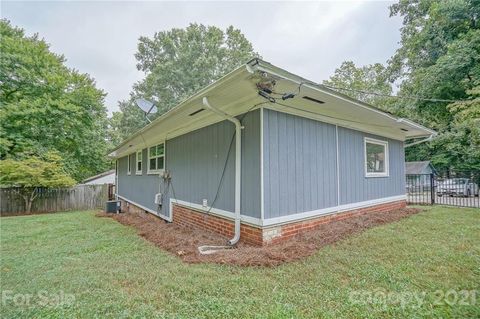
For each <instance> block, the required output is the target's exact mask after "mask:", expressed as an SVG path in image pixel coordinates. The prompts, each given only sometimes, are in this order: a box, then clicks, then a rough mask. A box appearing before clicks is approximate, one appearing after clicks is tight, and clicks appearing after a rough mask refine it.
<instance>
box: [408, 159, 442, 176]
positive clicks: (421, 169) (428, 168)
mask: <svg viewBox="0 0 480 319" xmlns="http://www.w3.org/2000/svg"><path fill="white" fill-rule="evenodd" d="M436 173H437V171H436V170H435V167H433V165H432V163H431V162H430V161H423V162H406V163H405V174H407V175H410V174H412V175H413V174H436Z"/></svg>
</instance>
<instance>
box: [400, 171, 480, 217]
mask: <svg viewBox="0 0 480 319" xmlns="http://www.w3.org/2000/svg"><path fill="white" fill-rule="evenodd" d="M479 184H480V171H477V172H476V171H474V172H451V171H449V172H444V173H438V174H407V176H406V193H407V202H408V203H409V204H420V205H433V204H439V205H450V206H461V207H477V208H480V197H479V192H480V189H479Z"/></svg>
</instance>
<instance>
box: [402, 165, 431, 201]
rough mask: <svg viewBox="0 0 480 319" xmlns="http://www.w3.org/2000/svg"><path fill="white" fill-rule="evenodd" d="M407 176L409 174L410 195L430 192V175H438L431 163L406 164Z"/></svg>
mask: <svg viewBox="0 0 480 319" xmlns="http://www.w3.org/2000/svg"><path fill="white" fill-rule="evenodd" d="M405 174H407V185H406V188H407V191H408V192H409V193H412V192H418V191H421V192H423V191H428V190H430V185H431V175H430V174H437V171H436V170H435V167H433V165H432V163H430V161H422V162H406V163H405Z"/></svg>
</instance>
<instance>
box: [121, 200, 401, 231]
mask: <svg viewBox="0 0 480 319" xmlns="http://www.w3.org/2000/svg"><path fill="white" fill-rule="evenodd" d="M117 196H118V197H119V198H121V199H123V200H125V201H127V202H129V203H131V204H133V205H135V206H138V207H140V208H142V209H144V210H145V211H147V212H149V213H152V214H154V215H155V216H158V217H160V218H163V219H165V220H167V221H169V222H171V221H172V220H173V207H172V205H173V204H178V205H180V206H185V207H189V208H193V209H195V210H197V211H199V212H200V213H202V212H206V211H208V209H209V208H210V207H209V206H207V207H204V206H202V205H200V204H195V203H190V202H187V201H183V200H180V199H175V198H170V203H169V208H170V217H168V216H165V215H161V214H159V213H157V212H155V211H153V210H152V209H149V208H147V207H145V206H142V205H140V204H138V203H135V202H134V201H131V200H129V199H127V198H125V197H123V196H120V195H118V194H117ZM406 199H407V196H406V195H398V196H390V197H384V198H379V199H372V200H367V201H363V202H358V203H352V204H344V205H339V206H333V207H328V208H322V209H316V210H311V211H307V212H303V213H296V214H292V215H286V216H281V217H275V218H268V219H265V220H263V221H262V220H261V219H259V218H255V217H250V216H245V215H242V216H241V221H242V222H244V224H250V225H253V226H258V227H260V228H264V227H272V226H279V225H282V224H288V223H294V222H299V221H303V220H308V219H312V218H317V217H321V216H326V215H331V214H336V213H342V212H346V211H351V210H354V209H359V208H365V207H370V206H375V205H379V204H385V203H390V202H396V201H400V200H406ZM209 214H211V215H215V216H218V217H223V218H226V219H229V220H235V213H233V212H229V211H226V210H223V209H218V208H212V209H211V210H210V213H209Z"/></svg>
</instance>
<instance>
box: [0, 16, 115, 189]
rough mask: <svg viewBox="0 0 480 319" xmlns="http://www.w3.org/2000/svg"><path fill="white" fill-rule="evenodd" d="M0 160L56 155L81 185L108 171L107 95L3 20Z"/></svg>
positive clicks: (0, 31) (0, 32)
mask: <svg viewBox="0 0 480 319" xmlns="http://www.w3.org/2000/svg"><path fill="white" fill-rule="evenodd" d="M0 36H1V38H0V52H1V53H2V54H1V56H0V104H1V108H0V123H1V124H0V159H7V158H11V159H23V158H28V157H30V156H40V155H42V154H45V153H46V152H48V151H51V150H56V151H58V152H59V153H61V154H62V156H63V158H64V160H65V164H66V166H67V167H68V171H69V172H72V176H74V177H75V178H77V179H79V180H80V179H83V178H85V177H87V176H91V175H93V174H96V173H98V172H100V171H102V170H105V169H106V168H107V167H108V165H109V162H108V160H107V159H106V152H107V141H106V129H107V116H106V109H105V107H104V105H103V102H104V96H105V94H104V93H103V92H102V91H101V90H99V89H97V88H96V87H95V81H94V80H93V79H92V78H90V77H89V76H88V75H87V74H81V73H79V72H78V71H76V70H72V69H69V68H67V67H66V66H65V58H64V57H63V56H61V55H57V54H55V53H52V52H50V50H49V45H48V44H47V43H46V42H45V41H44V40H43V39H39V37H38V35H33V36H31V37H28V36H26V35H25V33H24V31H23V30H22V29H19V28H16V27H13V26H11V25H10V23H9V22H8V21H6V20H0Z"/></svg>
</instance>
